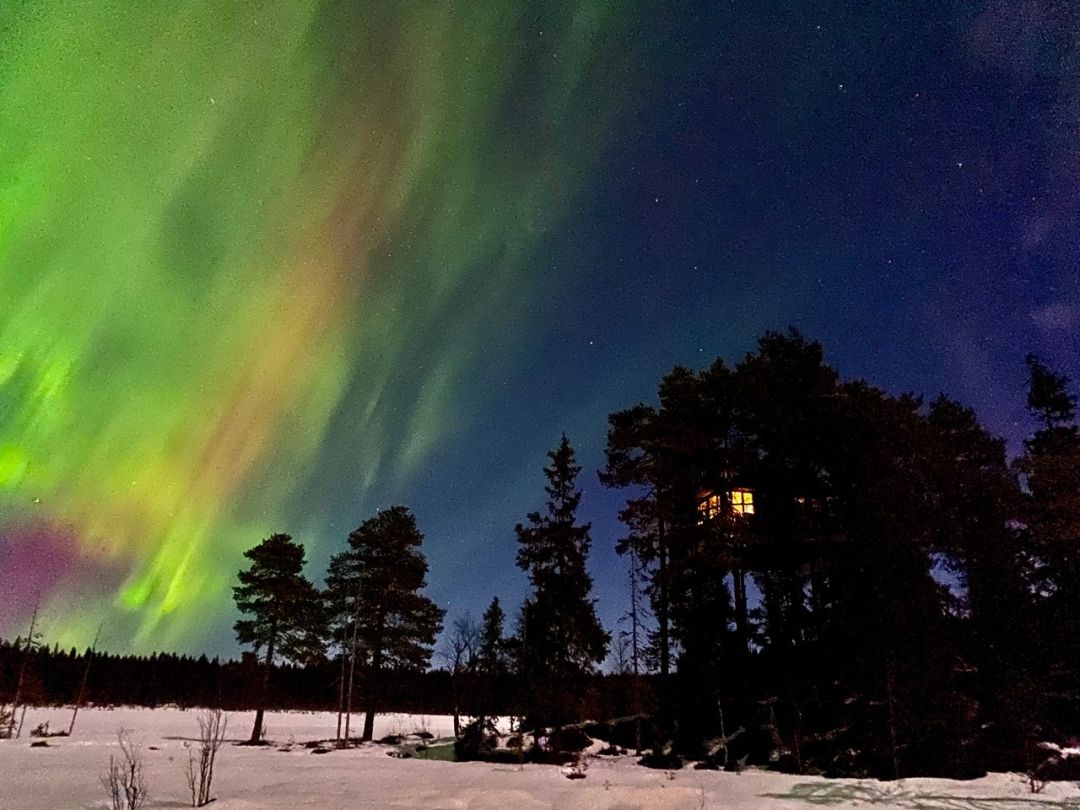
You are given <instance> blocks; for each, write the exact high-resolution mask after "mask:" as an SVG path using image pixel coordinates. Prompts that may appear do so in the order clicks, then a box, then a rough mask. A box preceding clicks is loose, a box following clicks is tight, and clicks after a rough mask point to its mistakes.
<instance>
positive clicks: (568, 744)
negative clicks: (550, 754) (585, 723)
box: [546, 726, 592, 754]
mask: <svg viewBox="0 0 1080 810" xmlns="http://www.w3.org/2000/svg"><path fill="white" fill-rule="evenodd" d="M590 745H592V740H591V739H590V738H589V735H588V734H586V733H585V732H584V731H582V730H581V729H580V728H578V727H577V726H566V727H565V728H557V729H555V730H554V731H553V732H551V734H549V735H548V738H547V746H546V748H547V750H549V751H569V752H572V753H575V754H576V753H577V752H578V751H584V750H585V749H586V748H588V747H589V746H590Z"/></svg>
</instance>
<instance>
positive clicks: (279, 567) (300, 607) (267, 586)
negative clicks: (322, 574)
mask: <svg viewBox="0 0 1080 810" xmlns="http://www.w3.org/2000/svg"><path fill="white" fill-rule="evenodd" d="M244 556H245V557H246V558H247V559H249V560H250V561H251V565H250V567H248V568H247V569H246V570H242V571H240V572H239V574H238V575H237V576H238V578H239V580H240V584H239V585H237V586H236V587H234V588H233V598H234V599H235V600H236V607H237V608H238V609H239V611H240V612H241V613H242V614H245V615H247V616H250V618H246V619H240V620H238V621H237V622H236V624H235V625H234V629H235V631H236V638H237V640H238V641H239V642H240V643H241V644H250V645H251V646H252V648H253V649H254V650H255V654H256V656H257V655H258V654H259V652H260V651H261V650H266V655H265V657H264V658H263V666H262V669H263V672H262V680H261V683H260V687H259V691H258V707H257V709H256V712H255V725H254V727H253V728H252V729H251V738H250V740H249V742H250V743H251V744H256V743H258V742H259V740H260V739H261V737H262V725H263V713H264V711H265V708H266V698H267V693H268V690H269V684H270V671H271V669H272V668H273V665H274V656H275V655H277V656H279V657H280V658H283V659H285V660H289V661H296V662H305V661H309V660H312V659H314V658H317V657H318V656H320V655H321V654H322V653H323V646H322V640H321V639H322V636H323V632H324V631H323V621H324V615H323V612H322V603H321V601H320V600H319V593H318V591H317V590H316V589H315V586H314V585H312V584H311V582H309V581H308V580H307V578H306V577H304V574H303V570H304V549H303V547H302V546H301V545H300V544H298V543H295V542H293V539H292V538H291V537H290V536H289V535H287V534H273V535H271V536H270V537H268V538H267V539H266V540H263V541H262V542H261V543H259V545H257V546H255V547H254V548H251V549H248V550H247V551H245V552H244Z"/></svg>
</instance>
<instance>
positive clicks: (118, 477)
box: [0, 0, 631, 650]
mask: <svg viewBox="0 0 1080 810" xmlns="http://www.w3.org/2000/svg"><path fill="white" fill-rule="evenodd" d="M151 6H152V7H154V8H156V9H158V11H157V12H156V13H149V12H147V11H146V10H145V9H146V8H148V7H151ZM137 9H141V10H137ZM528 9H533V10H532V11H527V10H528ZM538 13H539V12H537V11H535V8H534V6H533V5H532V4H528V3H522V4H520V5H519V4H513V3H510V2H508V1H507V0H498V2H491V3H480V2H470V3H461V4H435V3H405V2H402V3H330V2H326V3H320V2H287V1H286V0H280V2H263V3H251V4H229V3H221V2H220V0H176V2H172V3H168V4H150V6H147V5H144V4H132V3H129V2H111V1H110V0H91V2H85V3H78V4H75V3H60V2H57V3H37V2H7V3H4V4H2V6H0V42H2V43H3V47H2V49H0V578H2V579H3V580H4V581H3V582H0V595H2V594H5V593H6V594H9V597H4V599H5V601H6V604H7V606H8V608H5V609H4V610H2V611H0V634H13V633H15V632H16V631H17V629H18V628H20V627H21V626H22V624H21V623H22V622H24V621H25V618H26V614H27V612H28V609H29V608H30V606H31V605H32V603H33V600H34V594H36V593H40V594H41V600H42V609H43V611H44V614H45V616H46V617H47V622H48V631H49V632H48V637H49V640H50V641H57V642H59V643H61V644H63V645H67V644H82V643H86V641H87V640H88V639H89V638H90V637H91V636H92V635H93V632H94V630H95V629H96V627H97V625H98V623H99V622H102V621H104V622H105V626H106V631H105V638H106V642H107V644H108V645H109V646H112V647H124V648H134V649H137V650H149V649H162V648H167V647H180V648H188V649H190V648H193V647H194V648H197V647H198V645H199V643H200V642H201V641H202V640H203V639H205V638H206V637H208V636H209V635H210V634H211V633H220V631H221V628H220V627H217V626H214V627H210V626H208V625H209V624H212V623H213V622H217V623H219V624H222V623H225V624H226V626H227V619H226V618H222V617H225V616H226V615H227V614H228V611H229V610H230V605H231V595H230V586H231V585H232V584H233V583H232V580H233V577H234V575H235V571H236V570H237V569H238V568H239V565H240V553H241V551H242V550H243V549H245V548H247V547H250V546H251V545H252V544H253V543H255V542H257V541H258V540H259V539H261V538H262V537H263V536H266V535H267V534H268V533H269V532H270V531H274V530H290V529H291V530H292V531H294V532H296V533H297V534H298V536H301V537H302V538H303V539H309V538H310V537H317V536H318V529H319V526H320V525H321V523H322V522H324V521H326V520H327V519H328V516H327V515H326V514H325V513H324V512H325V510H321V509H319V508H313V510H312V513H311V514H309V515H307V516H306V520H307V521H308V524H309V525H305V526H301V527H296V526H295V525H294V526H287V525H285V522H286V520H287V518H288V517H289V516H292V515H295V514H296V513H297V512H298V511H302V509H301V507H302V505H303V504H304V503H305V501H306V500H307V499H308V498H309V497H310V495H311V493H310V492H309V491H308V489H309V486H310V481H311V475H312V469H313V467H314V466H315V465H316V464H317V463H318V462H319V458H320V453H321V452H322V449H323V448H324V447H326V446H327V445H328V444H333V445H334V446H335V447H338V448H342V447H344V448H345V450H344V451H339V455H347V456H348V458H349V467H348V469H347V470H342V471H340V475H342V476H346V477H348V479H349V485H350V486H351V487H354V488H355V489H356V490H357V491H358V492H363V491H364V489H365V488H366V487H369V486H371V485H372V484H373V482H375V481H376V480H378V481H380V482H382V483H386V482H406V481H408V480H409V479H410V476H413V475H415V474H416V473H417V471H418V470H420V469H421V468H422V467H423V465H424V464H425V461H426V460H427V459H428V458H429V457H430V455H431V453H432V452H433V450H434V449H435V448H437V447H438V446H439V444H440V442H441V441H443V440H444V438H445V437H446V436H447V435H448V433H449V432H451V431H453V430H455V429H457V428H459V427H460V424H461V420H463V419H468V418H470V413H474V411H472V410H471V409H470V408H469V407H467V405H468V403H462V402H460V401H459V388H460V383H461V381H462V380H463V379H464V378H465V377H466V376H467V375H469V374H470V373H471V372H472V370H473V366H474V364H475V363H476V362H478V361H477V357H478V356H479V354H480V352H481V348H482V346H483V344H484V342H485V341H487V340H490V339H491V337H492V335H493V334H494V333H496V332H499V333H504V332H505V331H506V330H511V331H512V330H513V329H514V328H519V329H520V328H522V327H521V326H517V327H514V326H513V324H515V323H517V324H521V323H526V322H527V321H528V317H529V312H530V301H532V300H533V299H535V297H536V296H538V295H540V294H542V290H543V288H544V285H545V284H548V283H551V281H552V280H551V279H549V278H545V274H544V273H540V272H536V271H535V270H534V269H533V268H532V266H531V263H530V259H531V256H532V254H533V251H535V249H536V246H537V244H538V242H539V241H540V240H541V239H542V238H543V236H544V234H545V233H547V232H549V231H550V229H552V228H554V227H557V225H558V222H559V218H560V217H561V216H564V215H565V212H566V211H567V208H568V206H569V205H570V201H571V200H572V199H573V198H574V197H575V195H580V194H581V193H583V191H584V190H585V189H587V188H588V185H589V182H590V179H591V177H592V173H593V167H594V163H595V161H596V160H597V159H598V155H599V154H600V151H601V147H602V145H603V142H604V139H605V137H606V134H607V133H608V132H609V131H610V128H611V127H612V126H614V125H615V122H616V121H617V119H618V117H619V116H620V115H621V114H622V113H624V112H625V111H626V108H627V107H628V105H629V101H628V98H629V95H628V91H627V90H626V89H625V87H624V86H623V85H624V84H625V74H626V72H627V69H628V67H627V62H628V60H629V59H630V58H631V57H630V56H629V55H627V54H625V53H622V52H621V51H620V49H619V48H618V47H614V46H613V45H612V43H613V42H616V41H617V38H618V37H619V36H620V34H619V32H620V30H623V29H624V28H625V26H627V25H629V20H628V19H627V18H628V16H629V8H618V7H617V4H615V3H609V2H588V1H586V2H580V3H573V4H570V3H567V4H562V5H561V6H560V10H559V11H557V12H556V11H553V10H550V9H549V10H546V11H544V12H543V18H540V17H538V16H537V14H538ZM493 313H499V319H498V321H497V322H495V323H493V322H492V315H493ZM505 361H506V362H509V361H510V358H506V360H505ZM473 418H475V417H473ZM342 424H345V425H348V426H349V429H348V430H347V431H340V430H334V428H333V426H334V425H342ZM314 502H316V503H317V502H318V499H315V501H314ZM311 551H312V552H317V553H322V552H325V551H326V549H311ZM313 556H317V554H313ZM12 607H14V610H12V609H10V608H12Z"/></svg>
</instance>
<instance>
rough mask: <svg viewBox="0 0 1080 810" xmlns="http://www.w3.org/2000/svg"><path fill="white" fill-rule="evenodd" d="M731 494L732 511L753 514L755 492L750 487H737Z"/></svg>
mask: <svg viewBox="0 0 1080 810" xmlns="http://www.w3.org/2000/svg"><path fill="white" fill-rule="evenodd" d="M730 495H731V511H732V513H733V514H736V515H742V516H745V515H752V514H754V493H753V492H751V491H750V490H748V489H736V490H732V492H731V493H730Z"/></svg>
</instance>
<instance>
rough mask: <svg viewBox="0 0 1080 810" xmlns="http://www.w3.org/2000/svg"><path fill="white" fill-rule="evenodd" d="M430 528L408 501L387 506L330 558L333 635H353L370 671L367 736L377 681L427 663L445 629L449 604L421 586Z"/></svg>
mask: <svg viewBox="0 0 1080 810" xmlns="http://www.w3.org/2000/svg"><path fill="white" fill-rule="evenodd" d="M423 540H424V536H423V535H422V534H421V533H420V530H419V529H418V528H417V525H416V518H415V517H413V515H412V513H411V512H410V511H409V510H408V509H407V508H406V507H404V506H393V507H391V508H389V509H384V510H382V511H381V512H379V513H378V514H377V515H375V516H374V517H372V518H369V519H368V520H365V521H364V522H363V524H361V525H360V527H359V528H358V529H356V531H354V532H353V533H352V534H350V535H349V545H348V548H347V549H346V550H345V551H343V552H341V553H340V554H337V555H335V556H334V557H333V558H332V559H331V561H330V571H329V573H328V575H327V579H326V585H327V594H326V603H327V604H329V605H332V606H339V607H337V608H336V615H335V616H334V617H333V624H334V626H335V630H334V637H335V638H341V637H348V638H351V639H354V642H353V643H351V644H350V645H349V647H350V648H351V649H352V650H355V662H356V664H358V665H359V666H360V667H361V668H362V671H363V673H364V676H365V677H364V686H365V689H364V698H365V702H366V706H365V710H366V714H365V718H364V733H363V737H362V739H364V740H370V739H371V737H372V733H373V728H374V724H375V712H376V710H377V709H378V703H379V692H378V685H379V681H380V679H381V678H382V677H384V676H385V673H386V672H387V671H389V670H422V669H424V668H425V667H426V666H427V665H428V663H429V661H430V660H431V647H432V645H433V644H434V643H435V637H436V635H438V633H439V631H440V630H441V629H442V620H443V614H444V611H443V610H442V609H441V608H439V607H438V606H437V605H436V604H435V603H434V602H432V601H431V600H430V599H429V598H428V597H426V596H424V595H423V594H422V593H420V591H421V590H422V589H423V588H424V587H425V586H426V585H427V582H426V577H427V572H428V565H427V561H426V560H425V559H424V555H423V554H422V553H421V551H420V545H421V543H422V542H423Z"/></svg>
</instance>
